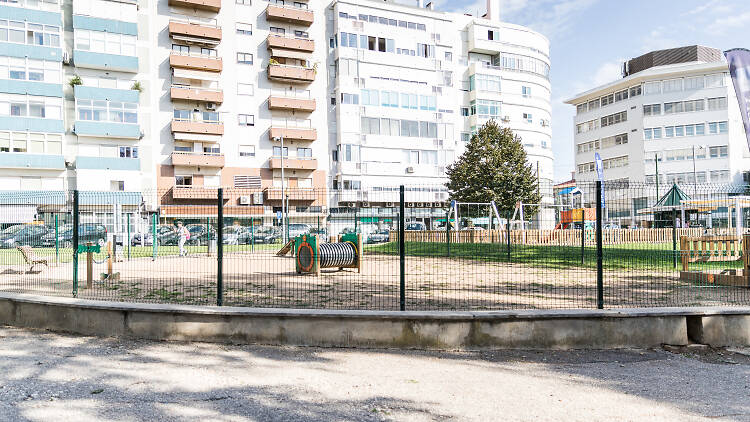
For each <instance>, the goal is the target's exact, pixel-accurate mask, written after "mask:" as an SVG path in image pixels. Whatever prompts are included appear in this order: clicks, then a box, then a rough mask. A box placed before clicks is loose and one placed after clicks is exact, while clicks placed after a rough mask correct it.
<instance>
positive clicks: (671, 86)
mask: <svg viewBox="0 0 750 422" xmlns="http://www.w3.org/2000/svg"><path fill="white" fill-rule="evenodd" d="M678 91H682V79H669V80H666V81H663V82H662V92H664V93H667V92H678Z"/></svg>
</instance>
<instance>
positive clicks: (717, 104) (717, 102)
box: [708, 97, 727, 110]
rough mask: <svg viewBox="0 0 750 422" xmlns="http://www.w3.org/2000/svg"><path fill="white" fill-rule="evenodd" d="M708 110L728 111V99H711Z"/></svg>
mask: <svg viewBox="0 0 750 422" xmlns="http://www.w3.org/2000/svg"><path fill="white" fill-rule="evenodd" d="M708 109H709V110H726V109H727V97H718V98H709V99H708Z"/></svg>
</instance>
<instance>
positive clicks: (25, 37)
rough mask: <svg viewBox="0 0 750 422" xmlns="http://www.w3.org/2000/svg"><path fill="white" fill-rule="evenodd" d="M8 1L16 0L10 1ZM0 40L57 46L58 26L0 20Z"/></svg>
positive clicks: (58, 38)
mask: <svg viewBox="0 0 750 422" xmlns="http://www.w3.org/2000/svg"><path fill="white" fill-rule="evenodd" d="M9 3H18V2H16V1H12V2H9ZM76 31H78V30H76ZM0 41H5V42H12V43H20V44H31V45H44V46H48V47H59V46H60V27H59V26H55V25H42V24H37V23H31V22H21V21H13V20H0Z"/></svg>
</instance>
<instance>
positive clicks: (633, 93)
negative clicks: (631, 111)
mask: <svg viewBox="0 0 750 422" xmlns="http://www.w3.org/2000/svg"><path fill="white" fill-rule="evenodd" d="M639 95H641V86H640V85H638V86H634V87H632V88H630V96H631V97H637V96H639Z"/></svg>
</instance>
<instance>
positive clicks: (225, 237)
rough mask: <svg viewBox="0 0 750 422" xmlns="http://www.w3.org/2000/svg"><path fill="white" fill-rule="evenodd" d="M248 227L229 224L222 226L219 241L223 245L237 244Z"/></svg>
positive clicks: (247, 230)
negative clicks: (222, 230)
mask: <svg viewBox="0 0 750 422" xmlns="http://www.w3.org/2000/svg"><path fill="white" fill-rule="evenodd" d="M249 231H250V229H249V228H247V227H242V226H229V227H224V233H222V236H221V241H222V243H224V244H225V245H239V244H240V243H241V242H240V239H241V238H243V236H244V235H245V234H246V233H247V232H249Z"/></svg>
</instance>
